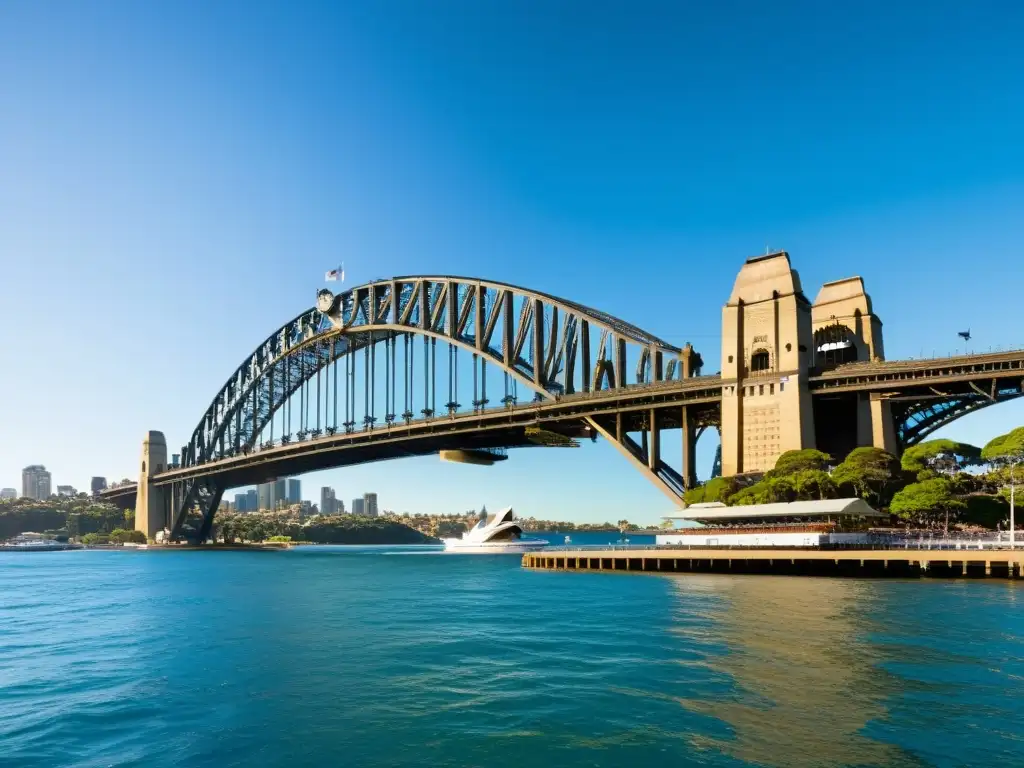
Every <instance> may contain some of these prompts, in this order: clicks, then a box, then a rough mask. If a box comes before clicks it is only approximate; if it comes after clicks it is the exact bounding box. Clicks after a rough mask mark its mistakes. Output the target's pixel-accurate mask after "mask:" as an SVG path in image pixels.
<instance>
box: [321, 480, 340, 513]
mask: <svg viewBox="0 0 1024 768" xmlns="http://www.w3.org/2000/svg"><path fill="white" fill-rule="evenodd" d="M337 508H338V498H337V496H335V494H334V489H333V488H331V487H330V486H327V485H325V486H324V487H323V488H321V489H320V514H321V515H333V514H334V513H335V512H336V511H337Z"/></svg>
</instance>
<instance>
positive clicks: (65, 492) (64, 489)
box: [57, 485, 78, 496]
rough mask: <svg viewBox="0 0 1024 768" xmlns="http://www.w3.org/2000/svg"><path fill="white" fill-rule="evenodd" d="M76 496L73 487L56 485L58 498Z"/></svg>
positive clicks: (76, 492)
mask: <svg viewBox="0 0 1024 768" xmlns="http://www.w3.org/2000/svg"><path fill="white" fill-rule="evenodd" d="M77 494H78V491H76V490H75V487H74V486H73V485H58V486H57V495H58V496H75V495H77Z"/></svg>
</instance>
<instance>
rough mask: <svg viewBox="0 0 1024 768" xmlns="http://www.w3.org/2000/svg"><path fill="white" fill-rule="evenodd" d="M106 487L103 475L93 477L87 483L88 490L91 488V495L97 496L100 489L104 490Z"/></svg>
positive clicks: (105, 479)
mask: <svg viewBox="0 0 1024 768" xmlns="http://www.w3.org/2000/svg"><path fill="white" fill-rule="evenodd" d="M106 487H107V478H105V477H94V478H93V479H92V482H91V483H90V484H89V488H90V490H92V495H93V496H99V495H100V491H102V490H105V489H106Z"/></svg>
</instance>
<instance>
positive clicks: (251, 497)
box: [245, 488, 260, 512]
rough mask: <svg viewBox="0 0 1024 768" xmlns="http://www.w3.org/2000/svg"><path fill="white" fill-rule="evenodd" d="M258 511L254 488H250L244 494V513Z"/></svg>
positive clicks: (257, 498) (258, 504) (257, 497)
mask: <svg viewBox="0 0 1024 768" xmlns="http://www.w3.org/2000/svg"><path fill="white" fill-rule="evenodd" d="M259 510H260V499H259V495H258V494H257V493H256V489H255V488H250V489H249V490H248V491H246V492H245V511H246V512H259Z"/></svg>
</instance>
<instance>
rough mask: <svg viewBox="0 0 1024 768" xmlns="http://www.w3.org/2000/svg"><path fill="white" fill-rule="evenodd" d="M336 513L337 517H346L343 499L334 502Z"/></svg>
mask: <svg viewBox="0 0 1024 768" xmlns="http://www.w3.org/2000/svg"><path fill="white" fill-rule="evenodd" d="M334 513H335V514H336V515H344V514H345V502H344V501H342V500H341V499H335V500H334Z"/></svg>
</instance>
